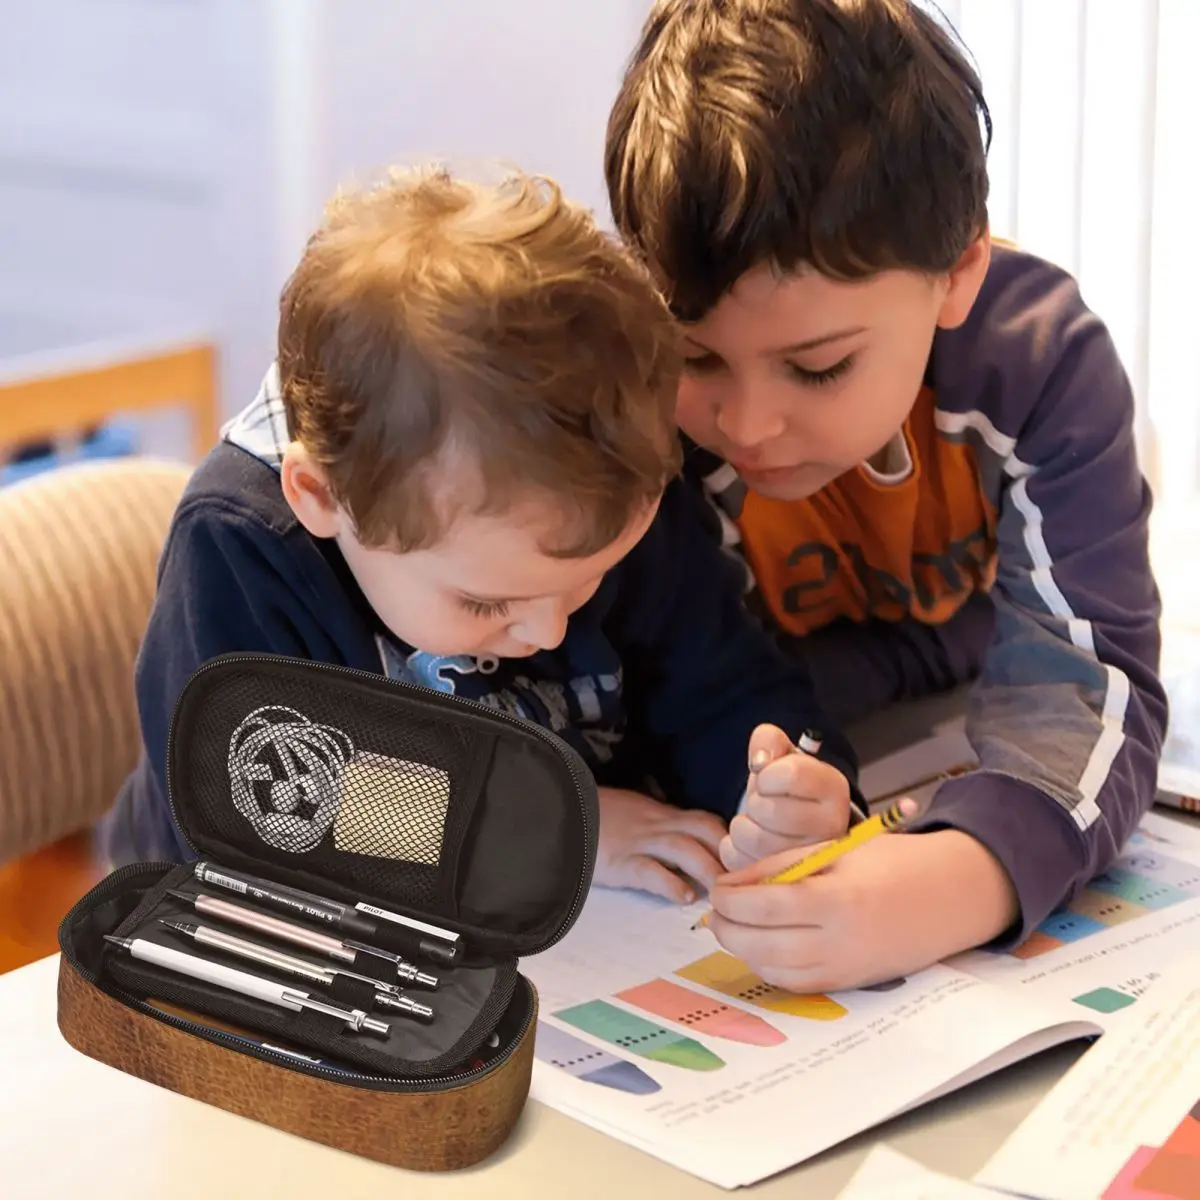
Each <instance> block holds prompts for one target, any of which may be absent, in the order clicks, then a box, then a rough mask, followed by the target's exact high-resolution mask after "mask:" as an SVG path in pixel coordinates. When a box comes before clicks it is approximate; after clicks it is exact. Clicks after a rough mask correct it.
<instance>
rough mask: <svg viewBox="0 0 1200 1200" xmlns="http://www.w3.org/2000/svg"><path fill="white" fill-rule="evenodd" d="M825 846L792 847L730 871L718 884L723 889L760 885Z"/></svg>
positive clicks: (822, 843) (821, 844) (817, 843)
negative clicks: (768, 877) (770, 876)
mask: <svg viewBox="0 0 1200 1200" xmlns="http://www.w3.org/2000/svg"><path fill="white" fill-rule="evenodd" d="M825 845H828V843H827V842H815V843H814V844H813V845H811V846H792V847H791V848H790V849H789V850H785V851H783V852H781V853H779V854H772V855H770V856H769V857H767V858H760V859H758V860H757V861H755V862H753V863H751V864H750V865H749V866H746V867H740V868H739V869H738V870H736V871H730V872H728V873H727V874H724V875H722V876H721V877H720V880H719V882H720V884H721V886H722V887H725V888H740V887H749V886H752V885H753V884H756V883H760V882H761V881H762V880H764V879H766V878H767V876H769V875H774V874H775V873H776V872H777V871H782V870H783V869H784V868H785V867H790V866H791V865H792V864H793V863H797V862H799V861H800V860H801V859H802V858H807V857H808V856H809V855H810V854H812V853H814V852H815V851H817V850H819V849H820V848H821V847H822V846H825Z"/></svg>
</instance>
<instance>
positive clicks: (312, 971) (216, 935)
mask: <svg viewBox="0 0 1200 1200" xmlns="http://www.w3.org/2000/svg"><path fill="white" fill-rule="evenodd" d="M158 920H159V923H160V924H162V925H165V926H166V927H167V928H168V929H173V930H175V932H176V933H182V934H183V935H184V937H190V938H191V939H192V940H193V941H196V942H199V943H200V945H202V946H211V947H213V948H214V949H216V950H224V951H225V952H226V953H228V954H234V955H237V957H239V958H247V959H250V960H251V961H252V962H257V963H262V964H263V965H264V966H269V967H274V968H275V969H276V970H279V971H285V972H287V973H288V974H289V975H298V976H299V977H300V978H301V979H307V980H308V981H309V983H317V984H320V985H321V986H322V987H332V986H333V984H334V982H335V981H336V980H337V977H338V976H339V975H344V976H347V977H348V978H350V979H358V980H361V981H362V982H363V983H369V984H370V985H371V986H372V987H373V988H375V989H377V990H376V994H375V1003H376V1004H377V1005H379V1006H380V1007H381V1008H391V1009H394V1010H396V1011H397V1012H402V1013H404V1014H405V1015H406V1016H410V1017H414V1018H416V1019H417V1020H418V1021H432V1020H433V1009H432V1008H430V1007H429V1006H428V1005H427V1004H418V1003H417V1002H416V1001H415V1000H410V999H409V998H408V997H407V996H402V995H400V989H399V988H398V987H397V986H396V985H395V984H390V983H381V982H380V981H379V980H378V979H372V978H371V977H370V976H368V975H359V974H358V973H357V972H355V971H345V970H343V969H342V968H341V967H323V966H321V965H320V964H319V963H311V962H309V961H308V960H307V959H303V958H297V957H296V956H295V955H294V954H287V953H285V952H284V951H282V950H275V949H273V948H272V947H270V946H260V945H258V944H257V943H256V942H248V941H246V940H245V939H244V938H240V937H236V936H235V935H234V934H232V933H226V932H225V931H224V930H221V929H209V928H208V926H206V925H192V924H189V923H188V922H186V921H169V920H167V918H166V917H159V919H158Z"/></svg>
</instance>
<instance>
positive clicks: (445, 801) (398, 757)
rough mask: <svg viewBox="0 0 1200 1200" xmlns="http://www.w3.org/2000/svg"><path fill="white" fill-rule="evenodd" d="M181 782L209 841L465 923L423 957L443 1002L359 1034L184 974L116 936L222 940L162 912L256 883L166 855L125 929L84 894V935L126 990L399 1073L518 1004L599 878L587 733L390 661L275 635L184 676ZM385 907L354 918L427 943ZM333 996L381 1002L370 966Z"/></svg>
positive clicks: (463, 1056) (443, 1058) (249, 869)
mask: <svg viewBox="0 0 1200 1200" xmlns="http://www.w3.org/2000/svg"><path fill="white" fill-rule="evenodd" d="M167 782H168V793H169V800H170V805H171V812H172V816H173V819H174V821H175V823H176V825H177V826H178V828H179V830H180V832H181V834H182V835H183V837H184V838H185V839H186V841H187V843H188V845H189V846H190V847H191V848H192V849H193V850H194V851H195V854H196V857H197V860H199V861H203V862H207V863H211V864H212V865H213V866H215V867H223V868H226V869H228V870H230V871H231V872H240V873H244V874H247V875H252V876H255V877H258V878H261V879H265V880H267V881H269V882H270V883H273V884H282V885H285V886H288V887H292V888H296V889H300V890H302V891H305V892H309V893H313V894H316V895H318V896H321V897H324V898H327V899H329V900H334V901H341V902H343V903H345V904H347V905H348V906H354V905H356V904H357V905H359V906H360V909H361V906H362V905H367V906H371V907H375V908H378V909H380V910H384V911H385V912H389V913H394V914H400V915H402V916H405V917H409V918H415V919H417V920H419V921H424V922H427V923H429V924H431V925H436V926H437V927H440V928H442V929H445V930H449V931H451V932H453V933H457V934H459V943H460V945H461V953H460V954H459V955H458V956H457V957H456V958H455V960H454V961H453V963H452V965H445V964H443V963H420V962H419V961H418V965H422V966H425V967H426V969H427V970H428V971H429V972H431V973H434V974H436V975H437V977H438V979H439V981H440V985H441V986H440V987H439V988H438V990H437V991H436V992H434V993H433V994H432V995H430V996H424V995H418V994H416V993H413V994H412V998H413V999H414V1000H421V1001H427V1002H428V1004H429V1006H430V1007H432V1008H433V1009H434V1010H435V1012H434V1018H433V1020H432V1021H431V1022H430V1023H428V1024H422V1023H419V1022H416V1021H412V1020H407V1019H404V1018H403V1017H397V1018H395V1019H392V1020H391V1021H390V1030H389V1032H388V1034H387V1036H386V1038H379V1037H367V1036H362V1035H361V1034H360V1032H359V1031H355V1030H352V1029H347V1028H346V1027H345V1026H344V1025H343V1024H342V1023H340V1022H339V1021H338V1020H337V1018H336V1017H335V1016H330V1015H328V1014H320V1013H314V1012H312V1011H309V1010H307V1009H306V1010H305V1011H304V1012H302V1013H300V1014H298V1015H297V1014H296V1013H293V1012H289V1011H286V1010H281V1009H280V1008H279V1007H278V1006H277V1005H273V1004H271V1003H269V1002H267V1001H265V1000H260V999H253V998H249V997H245V996H240V995H234V994H231V993H230V992H228V991H227V990H225V989H222V988H219V987H217V986H215V985H213V984H211V983H208V982H203V981H197V980H194V979H190V978H182V977H180V976H178V975H175V974H173V973H172V972H170V971H168V970H166V969H165V968H164V967H161V966H159V965H158V964H156V963H149V962H146V961H144V960H143V959H136V958H134V957H132V956H131V955H129V954H126V953H124V952H123V951H121V950H119V949H117V948H116V947H113V946H110V945H108V944H107V943H104V942H103V941H102V939H100V938H99V936H98V933H99V932H113V933H115V934H116V935H118V936H120V937H123V938H128V939H139V938H141V939H147V940H150V941H153V942H157V943H159V944H162V945H166V946H171V947H173V948H175V949H177V950H182V951H184V952H188V953H200V954H201V955H202V956H208V957H214V956H215V957H217V958H218V959H220V958H221V957H222V955H221V952H220V951H219V950H218V951H216V952H215V955H214V954H213V953H210V952H209V951H208V950H207V949H206V948H204V947H197V946H195V945H194V944H192V943H190V942H185V941H182V940H181V938H180V935H179V933H178V932H175V931H173V929H172V927H171V926H170V925H166V924H164V921H171V920H174V921H176V922H199V923H200V924H203V925H214V924H218V925H219V922H213V921H210V920H208V919H207V918H205V917H202V916H198V915H197V913H196V910H195V908H194V906H193V905H192V904H190V903H188V902H187V901H186V898H185V899H182V900H181V899H180V898H178V897H177V896H176V895H173V894H172V893H173V892H176V893H177V892H183V893H185V894H187V895H191V896H194V895H197V894H206V895H209V896H212V897H215V898H219V899H223V900H230V901H234V902H239V903H240V902H241V900H242V898H241V897H240V896H238V895H230V894H229V893H228V892H224V893H222V892H217V891H214V890H212V888H210V887H205V886H203V885H202V884H201V883H200V882H198V881H197V879H196V877H195V865H196V864H195V863H189V864H186V865H176V866H161V867H160V868H159V869H157V870H155V869H154V868H153V865H151V869H150V871H149V874H148V876H146V878H144V879H143V880H142V882H141V883H140V885H139V887H140V890H138V891H137V892H136V894H132V893H131V898H128V899H127V900H126V901H125V905H126V907H125V909H124V911H123V912H122V916H121V919H120V920H119V921H118V922H117V923H116V926H115V929H114V928H107V929H104V930H98V929H97V928H92V927H90V926H87V924H86V921H87V920H88V919H89V918H88V914H87V913H86V912H85V913H84V914H83V918H82V919H83V924H82V925H80V924H79V923H77V925H76V927H75V928H73V929H72V928H68V926H70V918H68V921H67V922H64V930H65V931H66V932H67V933H68V936H69V937H70V938H71V939H72V944H73V945H74V946H76V947H78V945H79V944H81V943H83V942H87V941H88V939H89V936H90V935H89V932H88V931H89V929H90V932H91V935H95V936H94V937H92V940H93V941H94V942H96V943H98V944H99V955H100V970H99V974H100V975H101V976H102V977H103V978H104V979H107V980H109V981H111V982H113V983H115V984H116V985H117V986H118V988H119V989H120V991H121V992H122V993H123V994H126V995H134V996H142V997H145V996H154V997H156V998H157V999H159V1000H162V1001H165V1002H168V1003H171V1004H177V1005H183V1006H185V1007H186V1008H188V1009H190V1010H198V1011H201V1012H204V1013H207V1014H210V1015H214V1016H216V1017H219V1018H222V1019H225V1020H232V1021H236V1022H237V1023H238V1024H239V1025H240V1026H248V1027H250V1028H253V1029H256V1030H261V1031H263V1032H264V1033H266V1034H270V1035H275V1036H277V1037H279V1038H289V1039H290V1040H291V1041H292V1042H293V1043H294V1044H299V1045H301V1046H304V1047H306V1048H310V1049H315V1050H317V1051H320V1052H322V1053H325V1054H331V1055H333V1056H334V1057H335V1058H336V1059H337V1060H338V1061H340V1062H343V1063H347V1064H350V1065H351V1066H353V1067H355V1068H357V1069H359V1070H362V1071H364V1072H367V1073H374V1074H378V1075H380V1076H382V1077H389V1078H397V1077H402V1078H414V1079H415V1078H427V1079H428V1078H434V1077H437V1076H439V1075H443V1074H444V1073H446V1072H452V1071H454V1070H455V1069H456V1068H457V1067H459V1066H461V1064H462V1063H463V1062H464V1061H465V1060H467V1059H469V1058H470V1056H471V1055H472V1054H473V1053H474V1052H475V1051H476V1050H478V1049H479V1048H480V1047H481V1046H482V1045H483V1044H484V1042H485V1040H486V1039H488V1038H489V1037H490V1036H491V1035H492V1034H493V1031H494V1030H495V1028H496V1027H497V1026H498V1025H500V1024H501V1023H502V1020H503V1018H504V1017H505V1015H506V1014H509V1013H510V1011H511V1010H512V1007H513V1003H514V995H515V993H516V992H517V990H518V980H519V978H520V977H519V972H518V960H519V958H520V957H521V956H523V955H526V954H533V953H536V952H538V951H539V950H542V949H544V948H545V947H547V946H549V945H551V944H552V943H553V942H555V941H557V940H558V939H559V938H561V937H562V936H563V935H564V934H565V933H566V932H567V931H568V930H569V929H570V927H571V925H572V924H573V922H574V921H575V919H576V917H577V916H578V913H579V911H580V909H581V907H582V904H583V901H584V899H585V898H586V895H587V890H588V887H589V885H590V882H591V877H592V870H593V866H594V862H595V854H596V840H597V827H598V805H597V796H596V785H595V781H594V780H593V778H592V775H591V773H590V771H589V770H588V768H587V765H586V764H585V763H584V761H583V759H582V758H581V757H580V756H579V755H578V753H577V752H576V751H575V750H573V749H572V748H571V747H570V746H568V745H567V744H566V743H565V742H564V741H562V739H560V738H558V737H557V736H555V735H554V734H552V733H550V732H548V731H547V730H545V729H543V728H542V727H540V726H538V725H535V724H533V723H531V722H528V721H525V720H522V719H521V718H518V717H514V716H511V715H510V714H508V713H505V712H500V711H497V710H494V709H491V708H489V707H487V706H485V705H482V704H478V703H476V702H473V701H469V700H463V699H459V698H457V697H454V696H451V695H447V694H444V693H440V692H436V691H433V690H430V689H427V688H424V687H420V686H416V685H410V684H405V683H401V682H397V681H394V680H389V679H387V678H385V677H384V676H382V675H372V674H369V673H367V672H361V671H355V670H351V669H349V668H344V667H339V666H331V665H326V664H320V663H314V662H310V661H306V660H299V659H291V658H285V657H278V656H270V655H251V654H232V655H226V656H223V657H220V658H217V659H213V660H211V661H210V662H208V663H206V664H205V665H204V666H202V667H201V668H200V669H199V670H197V671H196V672H195V674H194V675H193V676H192V677H191V678H190V680H189V681H188V683H187V684H186V686H185V687H184V689H183V691H182V692H181V694H180V697H179V700H178V703H177V705H176V708H175V711H174V714H173V717H172V721H171V726H170V733H169V739H168V749H167ZM126 870H128V868H127V869H126ZM147 880H149V881H150V882H147ZM101 886H102V887H103V886H104V885H101ZM85 900H86V898H85ZM81 904H83V902H81ZM77 907H78V906H77ZM108 911H112V906H111V905H109V906H108ZM264 911H267V910H264ZM273 915H276V916H281V915H284V914H280V913H278V912H276V913H274V914H273ZM374 925H375V933H374V934H373V935H372V936H369V937H368V936H364V935H362V934H356V935H355V937H356V938H357V939H358V940H359V941H362V942H370V943H372V944H373V945H374V946H376V947H377V948H382V949H384V950H388V951H392V952H394V953H397V954H400V955H402V956H404V957H405V958H408V959H410V960H414V959H416V956H415V955H414V954H413V952H412V934H411V932H410V931H409V930H407V929H405V928H404V927H401V926H397V925H395V924H393V923H391V922H390V921H388V920H382V919H380V920H376V921H375V922H374ZM224 932H226V933H232V934H237V935H240V936H242V937H246V938H249V939H250V940H255V941H258V942H260V943H261V942H262V941H263V938H261V937H258V936H257V935H255V934H247V933H246V932H245V931H244V930H238V929H233V928H227V929H225V930H224ZM64 948H65V947H64ZM95 952H96V948H95V946H93V947H92V953H95ZM309 957H311V956H309ZM225 961H226V963H227V965H230V966H235V967H240V968H241V969H243V970H245V969H249V968H252V967H253V964H247V963H245V962H240V963H239V962H236V961H233V960H228V959H226V960H225ZM380 967H381V963H380V960H379V959H378V958H374V957H369V956H367V955H365V954H363V953H359V954H358V956H357V959H356V961H355V962H354V964H353V968H352V969H353V970H354V971H355V972H361V973H365V974H367V975H370V976H372V977H373V978H378V977H379V976H378V971H379V970H380ZM267 973H268V974H269V972H267ZM524 982H525V983H526V984H527V983H528V981H524ZM529 987H530V990H532V987H531V985H529ZM320 998H321V999H325V1000H329V1001H330V1002H337V1003H342V1004H350V1005H352V1006H353V1007H356V1008H359V1009H363V1010H369V1009H370V1007H371V1003H372V1000H373V999H374V998H375V997H374V989H373V988H372V987H371V986H370V984H369V983H367V982H364V981H361V980H360V981H354V980H352V979H348V978H344V977H342V976H339V977H338V978H337V979H336V980H335V981H334V986H333V987H332V988H331V989H330V991H329V994H328V995H322V996H321V997H320ZM376 1015H379V1016H386V1015H387V1014H384V1013H379V1014H376Z"/></svg>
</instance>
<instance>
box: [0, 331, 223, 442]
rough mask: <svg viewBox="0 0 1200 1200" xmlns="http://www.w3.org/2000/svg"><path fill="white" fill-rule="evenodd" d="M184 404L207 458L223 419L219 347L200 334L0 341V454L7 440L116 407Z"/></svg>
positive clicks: (58, 431)
mask: <svg viewBox="0 0 1200 1200" xmlns="http://www.w3.org/2000/svg"><path fill="white" fill-rule="evenodd" d="M160 408H183V409H186V411H187V412H188V414H189V416H190V419H191V431H192V434H191V450H192V455H193V457H194V458H195V459H197V460H198V459H200V458H202V457H203V456H204V455H205V454H207V453H208V451H209V450H210V449H211V448H212V447H213V446H214V445H215V444H216V441H217V437H218V430H219V424H220V412H219V403H218V388H217V361H216V350H215V349H214V347H213V346H212V345H210V344H209V343H207V342H205V341H203V340H201V339H195V338H181V339H178V340H173V339H155V340H143V341H129V340H115V339H114V340H104V341H95V342H85V343H77V344H73V343H70V342H68V343H67V344H65V345H55V346H52V347H50V348H46V349H40V350H34V351H33V352H18V353H16V354H15V355H13V354H11V353H8V352H6V348H5V347H4V346H3V345H0V458H2V457H3V453H4V451H5V449H6V448H8V449H11V448H13V447H15V446H18V445H20V444H22V443H25V442H30V441H36V440H40V439H52V438H55V437H59V436H62V435H64V434H68V433H71V432H73V431H82V430H86V429H89V428H91V427H93V426H96V425H99V424H102V423H103V422H104V421H106V420H108V419H110V418H111V417H113V416H115V415H116V414H118V413H139V412H146V411H147V410H150V409H160Z"/></svg>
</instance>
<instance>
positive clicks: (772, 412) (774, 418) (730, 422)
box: [716, 391, 787, 450]
mask: <svg viewBox="0 0 1200 1200" xmlns="http://www.w3.org/2000/svg"><path fill="white" fill-rule="evenodd" d="M716 420H717V428H718V429H719V430H720V431H721V434H722V436H723V437H724V438H725V440H726V441H727V442H729V443H730V445H732V446H737V447H738V448H739V449H742V450H753V449H755V448H756V447H758V446H761V445H763V444H764V443H766V442H769V441H772V440H773V439H775V438H777V437H779V436H781V435H782V434H783V433H784V431H785V429H786V426H787V422H786V421H785V420H784V416H783V413H782V412H781V411H780V410H779V409H777V408H775V407H774V406H773V405H771V404H768V403H767V402H766V401H764V400H763V399H761V398H760V399H755V398H754V397H753V396H748V395H747V394H746V393H745V392H744V391H739V392H736V393H735V392H730V393H728V394H727V395H725V396H724V397H723V398H722V400H721V402H720V404H719V405H718V406H717V418H716Z"/></svg>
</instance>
